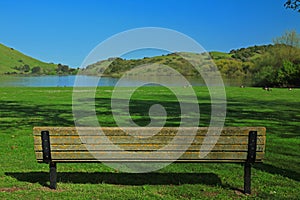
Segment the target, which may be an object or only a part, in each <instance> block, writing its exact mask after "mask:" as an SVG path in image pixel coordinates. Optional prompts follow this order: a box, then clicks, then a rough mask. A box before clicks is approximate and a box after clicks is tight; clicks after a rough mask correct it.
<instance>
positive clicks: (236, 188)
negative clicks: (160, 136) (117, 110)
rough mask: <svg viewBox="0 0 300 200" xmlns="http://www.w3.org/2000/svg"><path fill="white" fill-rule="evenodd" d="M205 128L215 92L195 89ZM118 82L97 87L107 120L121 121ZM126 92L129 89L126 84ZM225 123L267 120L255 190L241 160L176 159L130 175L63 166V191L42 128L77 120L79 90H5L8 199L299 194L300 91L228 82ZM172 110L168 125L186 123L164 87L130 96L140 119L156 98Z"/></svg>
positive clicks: (1, 117)
mask: <svg viewBox="0 0 300 200" xmlns="http://www.w3.org/2000/svg"><path fill="white" fill-rule="evenodd" d="M194 89H195V91H196V93H197V95H198V100H199V106H200V112H201V119H200V126H208V125H209V120H210V98H209V93H208V91H207V89H206V88H205V87H195V88H194ZM112 90H113V88H112V87H101V88H98V89H97V93H96V99H95V103H96V111H97V116H98V119H99V122H100V124H101V125H102V126H115V125H116V124H115V122H114V120H113V116H112V113H111V108H110V96H111V93H112ZM125 90H126V88H125ZM226 93H227V117H226V121H225V126H265V127H266V128H267V146H266V158H265V161H264V163H263V164H255V165H254V167H253V170H252V194H251V195H249V196H246V195H244V194H242V193H241V189H243V167H242V166H241V165H240V164H222V163H215V164H209V163H206V164H204V163H199V164H197V163H186V164H181V163H173V164H171V165H169V166H167V167H166V168H163V169H161V170H159V171H156V172H152V173H145V174H127V173H123V172H120V171H116V170H114V169H111V168H109V167H107V166H105V165H102V164H98V163H88V164H78V163H75V164H58V189H57V190H56V191H54V190H50V189H48V185H49V174H48V165H47V164H38V163H37V162H36V160H35V155H34V149H33V136H32V128H33V127H34V126H74V120H73V114H72V88H13V87H11V88H0V138H1V140H0V141H1V142H0V199H299V197H300V129H299V127H300V89H294V90H292V91H288V90H287V89H273V90H272V91H271V92H268V91H264V90H262V89H260V88H237V87H228V88H226ZM158 103H159V104H162V105H163V106H164V107H165V108H166V111H167V113H168V119H167V122H166V126H178V124H179V122H180V107H179V104H178V102H177V101H176V97H175V96H174V95H173V94H172V93H171V92H170V90H168V89H166V88H163V87H143V88H140V89H139V90H137V91H136V92H135V93H134V94H133V96H132V99H131V101H130V113H131V115H132V118H133V119H134V121H135V122H136V123H137V124H140V125H146V124H147V123H149V116H148V115H147V113H148V110H149V107H150V106H151V105H153V104H158Z"/></svg>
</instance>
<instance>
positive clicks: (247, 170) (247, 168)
mask: <svg viewBox="0 0 300 200" xmlns="http://www.w3.org/2000/svg"><path fill="white" fill-rule="evenodd" d="M244 193H245V194H251V163H245V165H244Z"/></svg>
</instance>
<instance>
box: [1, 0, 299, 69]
mask: <svg viewBox="0 0 300 200" xmlns="http://www.w3.org/2000/svg"><path fill="white" fill-rule="evenodd" d="M284 2H285V0H251V1H250V0H214V1H212V0H176V1H174V0H172V1H171V0H139V1H137V0H123V1H121V0H119V1H117V0H94V1H93V0H44V1H40V0H26V1H22V0H19V1H16V0H1V1H0V43H2V44H4V45H7V46H9V47H13V48H15V49H17V50H19V51H21V52H23V53H25V54H27V55H30V56H32V57H34V58H37V59H40V60H43V61H46V62H54V63H63V64H68V65H70V66H71V67H79V66H80V65H81V63H82V61H83V60H84V58H85V57H86V56H87V55H88V53H89V52H90V51H91V50H92V49H93V48H94V47H95V46H96V45H98V44H99V43H100V42H102V41H104V40H105V39H107V38H109V37H110V36H112V35H114V34H117V33H120V32H122V31H126V30H128V29H133V28H140V27H149V26H150V27H163V28H169V29H173V30H176V31H179V32H182V33H184V34H186V35H188V36H190V37H192V38H193V39H195V40H196V41H197V42H198V43H199V44H201V45H202V46H203V47H204V48H205V49H206V50H208V51H212V50H217V51H225V52H228V51H230V50H231V49H234V48H240V47H247V46H251V45H255V44H257V45H260V44H269V43H272V39H273V38H274V37H278V36H280V35H282V34H283V33H284V32H285V31H286V30H296V31H297V32H298V33H300V13H297V12H296V11H292V10H289V9H285V8H284V6H283V4H284ZM145 56H147V55H145Z"/></svg>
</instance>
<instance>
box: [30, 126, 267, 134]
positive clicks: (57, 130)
mask: <svg viewBox="0 0 300 200" xmlns="http://www.w3.org/2000/svg"><path fill="white" fill-rule="evenodd" d="M100 129H101V130H102V131H103V132H104V133H105V135H109V136H126V135H133V136H139V135H140V136H149V135H153V133H157V132H158V133H157V135H165V136H175V135H177V131H178V128H177V127H164V128H162V129H161V130H160V128H157V127H138V128H133V127H124V128H122V129H121V128H119V127H101V128H98V127H97V128H95V127H77V128H76V127H34V128H33V134H34V135H41V131H45V130H47V131H49V132H50V135H78V131H77V130H80V135H90V136H91V135H99V130H100ZM123 130H125V132H124V131H123ZM159 130H160V131H159ZM181 130H182V131H184V133H185V135H186V136H188V135H192V134H190V133H191V132H192V131H193V130H195V128H193V127H182V128H181ZM211 130H212V132H210V135H218V132H217V131H214V130H219V129H216V128H211ZM249 131H257V134H258V135H265V132H266V129H265V128H264V127H224V128H223V129H222V132H221V134H222V135H248V133H249ZM207 132H208V127H198V128H197V135H198V136H201V135H202V136H204V135H206V134H207Z"/></svg>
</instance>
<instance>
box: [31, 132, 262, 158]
mask: <svg viewBox="0 0 300 200" xmlns="http://www.w3.org/2000/svg"><path fill="white" fill-rule="evenodd" d="M101 130H102V131H103V132H102V133H101V132H100V128H93V127H81V128H75V127H34V129H33V135H34V149H35V153H36V158H37V160H38V162H42V159H43V155H42V146H41V145H42V141H41V131H49V134H50V144H51V145H50V147H51V156H52V160H53V161H54V162H97V161H99V160H102V161H109V162H164V161H166V162H167V161H170V160H172V159H173V157H177V155H179V156H180V157H179V159H178V160H177V162H188V161H190V162H209V161H211V162H216V161H218V162H245V161H246V159H247V150H248V134H249V131H257V134H258V137H257V146H256V148H257V150H256V151H257V156H256V162H261V161H262V160H263V158H264V152H265V143H266V129H265V128H264V127H224V128H223V130H222V132H221V135H218V134H217V131H216V130H217V129H210V132H209V133H208V130H209V129H208V128H207V127H199V128H193V127H184V128H181V129H180V132H178V128H173V127H165V128H162V129H160V128H156V127H151V128H144V127H143V128H123V130H122V129H121V128H118V127H104V128H101ZM192 131H196V132H195V135H193V134H191V132H192ZM153 132H155V133H157V134H155V135H153V136H152V133H153ZM115 146H117V147H118V148H117V149H116V148H114V147H115ZM166 147H167V148H166ZM203 153H204V154H205V156H204V157H203V156H201V155H204V154H203ZM133 154H134V155H135V156H134V158H133ZM99 158H101V159H99Z"/></svg>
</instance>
